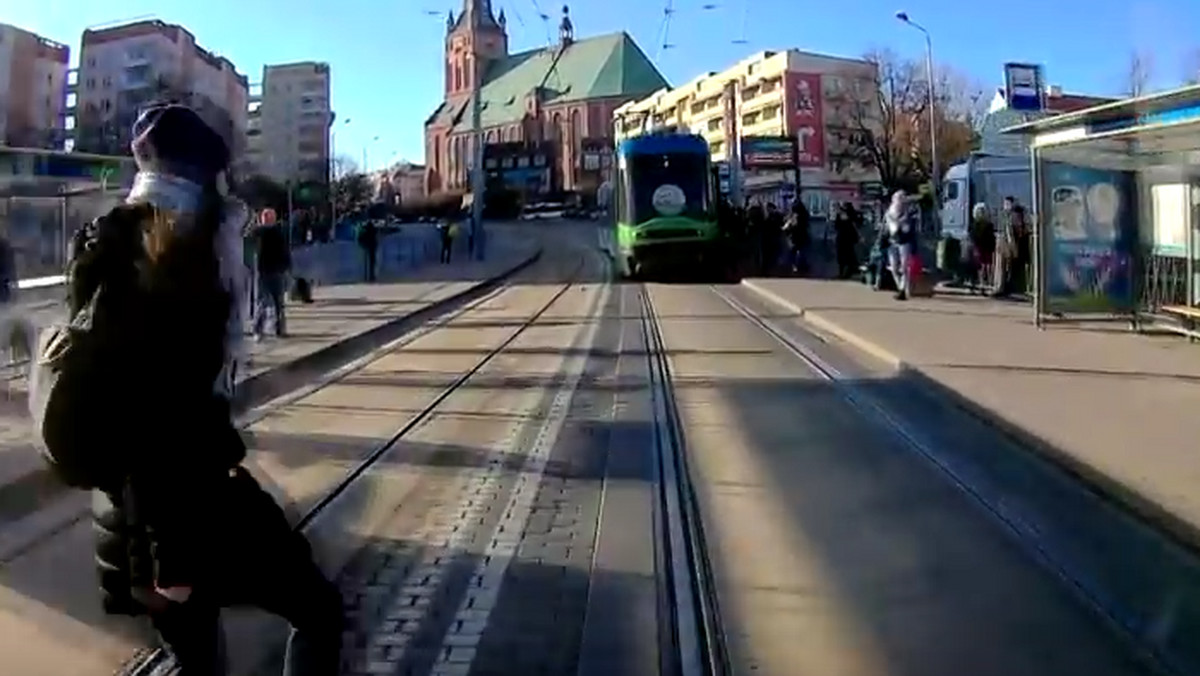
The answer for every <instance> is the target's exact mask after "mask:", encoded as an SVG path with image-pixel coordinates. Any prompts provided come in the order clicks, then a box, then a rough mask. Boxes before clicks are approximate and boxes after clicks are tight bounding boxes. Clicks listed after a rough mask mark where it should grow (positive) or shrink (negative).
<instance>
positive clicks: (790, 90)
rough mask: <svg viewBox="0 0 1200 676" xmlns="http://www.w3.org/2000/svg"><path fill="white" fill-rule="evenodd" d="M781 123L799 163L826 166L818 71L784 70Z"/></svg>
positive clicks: (802, 165)
mask: <svg viewBox="0 0 1200 676" xmlns="http://www.w3.org/2000/svg"><path fill="white" fill-rule="evenodd" d="M783 87H784V89H783V108H784V115H785V116H786V117H784V123H785V124H786V125H787V130H788V134H789V135H791V136H793V137H795V138H796V150H797V159H798V162H797V163H798V164H799V165H800V166H801V167H823V166H825V110H824V106H825V97H824V96H823V95H822V89H821V75H820V73H795V72H792V71H787V72H785V73H784V74H783Z"/></svg>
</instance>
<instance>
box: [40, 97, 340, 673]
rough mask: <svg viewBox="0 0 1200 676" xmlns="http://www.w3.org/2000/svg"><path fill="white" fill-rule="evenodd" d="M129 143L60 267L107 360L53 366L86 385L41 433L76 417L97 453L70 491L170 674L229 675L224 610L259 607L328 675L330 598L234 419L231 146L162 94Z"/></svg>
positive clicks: (237, 285) (108, 601) (118, 601)
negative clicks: (119, 190) (127, 179)
mask: <svg viewBox="0 0 1200 676" xmlns="http://www.w3.org/2000/svg"><path fill="white" fill-rule="evenodd" d="M133 137H134V141H133V144H132V146H133V153H134V157H135V160H136V162H137V167H138V174H137V176H136V178H135V181H134V185H133V188H132V190H131V192H130V193H129V196H128V198H127V200H126V203H125V204H123V205H120V206H118V207H116V208H115V209H113V210H112V211H111V212H109V213H108V214H107V215H105V216H103V217H101V218H100V219H98V220H96V221H95V222H93V223H92V224H90V225H89V226H88V227H87V228H85V229H81V231H80V232H79V233H78V234H77V235H76V237H75V239H74V242H73V246H72V253H71V259H70V260H71V262H70V264H69V275H68V280H69V281H68V300H67V304H68V310H69V311H70V313H71V316H72V317H78V316H80V313H82V312H85V311H86V313H87V314H88V315H89V316H90V318H91V319H92V320H93V321H92V323H91V325H90V329H89V331H90V333H91V335H92V337H91V338H90V342H88V343H87V345H86V347H88V348H90V349H89V350H88V351H87V352H85V354H87V355H89V356H99V355H100V354H101V353H103V357H104V358H103V359H87V360H83V361H75V362H70V361H68V362H66V363H67V364H69V365H70V364H73V366H70V368H75V369H79V368H84V369H85V370H86V371H87V375H88V377H86V378H81V377H76V378H74V379H72V378H69V377H68V376H69V375H70V373H69V372H67V371H63V372H62V373H61V375H60V376H59V381H58V384H62V383H71V384H73V385H74V386H75V387H76V388H83V390H86V392H90V393H91V395H92V396H83V395H84V394H85V392H82V391H77V392H74V393H73V395H74V396H71V397H67V401H68V402H69V403H76V404H77V406H76V407H75V408H74V409H72V415H66V414H65V411H64V410H63V409H61V408H59V409H49V410H51V412H52V413H53V412H57V413H59V414H62V417H60V418H59V419H54V418H53V417H51V418H44V419H43V420H44V422H43V424H42V427H41V429H49V430H58V432H59V433H60V436H58V437H57V438H56V441H62V440H63V438H64V437H62V436H61V434H67V433H68V432H69V429H77V428H78V429H85V430H86V431H87V433H88V436H87V437H86V438H85V439H84V440H82V441H79V440H78V437H75V436H71V435H70V434H68V436H67V437H66V438H67V439H68V440H70V441H72V442H73V443H74V444H75V445H81V444H82V445H84V446H86V445H89V444H92V445H95V447H93V448H91V449H90V452H89V453H87V454H85V455H86V456H90V455H94V454H100V455H103V456H104V462H103V463H102V464H96V465H94V466H93V467H94V468H102V471H100V472H98V473H95V474H93V475H91V476H90V477H89V481H88V482H87V483H88V484H89V485H88V486H80V487H91V488H93V489H94V490H93V493H94V496H95V499H94V501H93V516H94V519H95V522H96V531H97V543H96V547H97V551H96V559H97V563H98V566H99V571H100V585H101V588H102V590H103V596H102V601H103V605H104V608H105V610H106V611H107V612H109V613H112V614H124V615H135V616H136V615H149V618H150V620H151V622H152V624H153V626H154V628H155V629H156V630H157V632H158V634H159V637H160V638H161V640H162V642H163V644H165V646H166V647H167V648H168V649H169V650H170V653H171V654H172V655H173V656H174V657H175V659H176V661H177V663H178V667H179V671H178V673H179V674H180V676H214V675H216V674H223V673H225V668H226V666H225V664H224V655H223V649H222V644H221V638H220V637H221V631H220V625H219V612H220V610H221V609H222V608H225V607H231V606H253V607H258V608H262V609H264V610H266V611H268V612H271V613H274V614H276V615H279V616H281V617H283V618H284V619H285V620H287V621H288V622H289V623H290V624H291V626H292V633H291V637H290V639H289V642H288V648H287V655H286V658H285V665H284V672H285V674H286V675H287V676H334V675H335V674H337V673H338V669H339V662H340V646H341V632H342V629H343V626H344V619H343V618H344V614H343V608H342V603H341V596H340V593H339V591H338V589H337V587H336V586H335V585H334V584H333V583H332V582H330V581H329V580H328V579H327V578H326V577H325V575H324V574H323V573H322V572H321V570H320V569H319V568H318V567H317V565H316V563H315V562H314V560H313V557H312V553H311V550H310V547H309V544H308V542H307V541H306V540H305V539H304V537H303V536H301V535H300V534H298V533H297V532H295V531H293V530H292V528H291V526H290V524H289V523H288V521H287V519H286V517H285V515H284V513H283V511H282V509H281V508H280V507H279V505H277V504H276V503H275V501H274V500H273V499H272V498H271V496H270V495H269V494H268V493H267V492H266V491H264V490H263V489H262V488H261V487H260V486H259V484H258V483H257V481H256V480H255V479H254V477H253V476H252V475H251V473H250V472H249V471H247V470H246V469H245V468H244V467H243V465H242V462H243V461H244V459H245V456H246V447H245V444H244V443H243V441H242V438H241V436H240V435H239V433H238V430H237V428H236V427H235V426H234V424H233V421H232V417H231V403H230V402H231V398H232V395H233V386H234V382H235V379H236V375H237V367H238V362H239V361H240V358H241V341H242V336H243V330H244V325H243V317H244V315H243V309H242V298H241V297H242V295H243V287H242V285H241V281H242V277H243V274H244V271H243V269H242V258H241V251H240V247H241V239H242V224H243V223H244V222H245V221H244V219H245V218H246V215H247V213H246V211H245V207H244V206H243V205H240V204H239V203H237V202H235V201H233V200H232V199H228V198H227V197H226V196H225V195H223V194H222V190H221V184H222V179H221V175H222V172H223V170H224V169H225V168H226V167H227V166H228V163H229V151H228V150H227V146H226V144H225V142H224V140H223V139H222V137H221V136H220V135H219V134H217V133H216V132H215V131H213V130H212V129H211V128H210V127H208V126H207V125H206V124H205V123H204V122H203V121H202V120H201V118H200V117H199V116H198V115H197V114H196V113H195V112H193V111H192V110H191V109H189V108H186V107H183V106H178V105H173V104H170V105H159V106H153V107H150V108H149V109H147V110H146V111H144V112H143V113H142V115H141V116H140V117H139V118H138V120H137V121H136V123H135V124H134V128H133ZM272 246H274V245H272ZM266 253H267V259H268V261H270V260H271V258H270V257H271V256H275V255H277V252H273V251H272V250H271V249H267V250H266ZM265 269H266V270H268V271H269V272H271V273H272V274H274V273H277V268H275V267H270V266H268V267H266V268H265ZM99 346H104V349H103V350H100V351H97V350H99ZM77 347H78V348H80V349H83V348H84V347H85V345H84V344H83V343H80V344H79V345H78V346H77ZM68 349H71V348H68ZM41 361H42V360H39V362H41ZM63 378H66V380H63ZM35 381H36V382H43V381H42V379H40V378H38V379H35ZM112 388H119V389H117V390H112ZM114 391H119V392H120V393H121V395H120V396H119V397H112V396H108V397H105V396H104V394H105V393H106V392H108V393H109V394H111V392H114ZM32 399H33V398H32V397H31V401H32ZM58 401H59V402H60V404H61V402H62V401H63V399H62V398H60V399H58ZM52 445H53V444H52ZM93 452H94V453H93ZM79 457H85V456H79ZM73 485H80V484H73Z"/></svg>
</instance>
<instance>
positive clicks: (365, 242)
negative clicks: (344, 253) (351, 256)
mask: <svg viewBox="0 0 1200 676" xmlns="http://www.w3.org/2000/svg"><path fill="white" fill-rule="evenodd" d="M358 245H359V246H360V247H362V250H363V256H364V258H365V260H366V274H367V281H368V282H374V281H375V265H376V259H377V258H378V253H379V227H378V226H376V225H375V220H374V219H371V218H368V219H367V220H365V221H363V224H362V227H361V228H359V231H358Z"/></svg>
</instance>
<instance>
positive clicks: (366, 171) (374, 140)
mask: <svg viewBox="0 0 1200 676" xmlns="http://www.w3.org/2000/svg"><path fill="white" fill-rule="evenodd" d="M378 141H379V137H378V136H376V137H374V138H372V139H371V143H368V144H367V145H364V146H363V151H362V155H363V158H362V160H363V168H362V170H363V173H364V174H369V173H371V166H370V165H368V164H367V148H370V147H371V144H372V143H377V142H378Z"/></svg>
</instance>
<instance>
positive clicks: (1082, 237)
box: [1042, 162, 1138, 314]
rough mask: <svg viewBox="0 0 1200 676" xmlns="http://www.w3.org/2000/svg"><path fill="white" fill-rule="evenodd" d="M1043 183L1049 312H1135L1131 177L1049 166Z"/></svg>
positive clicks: (1133, 187) (1133, 186) (1133, 190)
mask: <svg viewBox="0 0 1200 676" xmlns="http://www.w3.org/2000/svg"><path fill="white" fill-rule="evenodd" d="M1042 185H1043V191H1044V192H1043V195H1042V197H1043V204H1044V209H1045V212H1046V218H1047V219H1048V222H1047V224H1046V251H1045V263H1046V310H1047V311H1050V312H1086V313H1114V314H1120V313H1125V312H1130V311H1131V310H1132V309H1133V307H1134V279H1133V255H1134V251H1135V250H1136V247H1137V242H1138V233H1137V220H1136V214H1137V211H1136V205H1135V204H1134V199H1135V196H1136V184H1135V181H1134V179H1133V176H1132V174H1130V173H1129V172H1124V171H1112V170H1108V169H1091V168H1087V167H1076V166H1072V165H1069V164H1061V163H1058V162H1046V163H1044V164H1043V166H1042Z"/></svg>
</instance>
